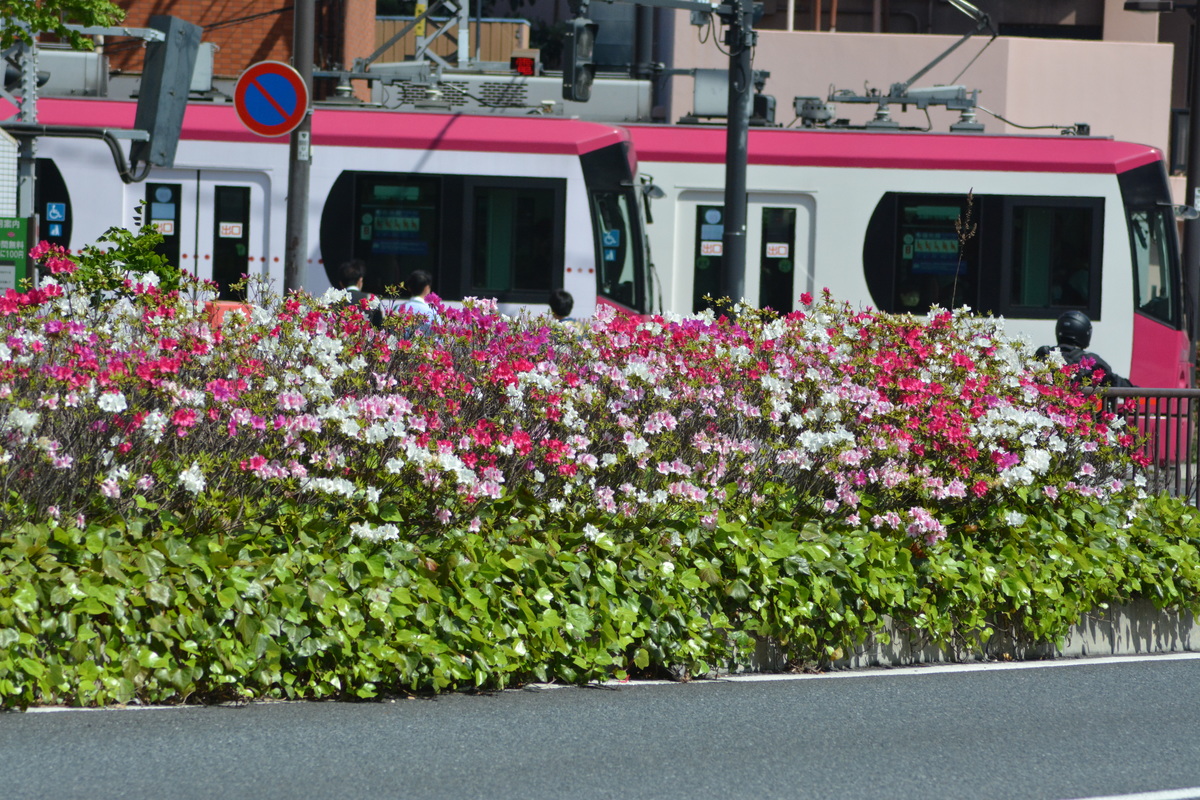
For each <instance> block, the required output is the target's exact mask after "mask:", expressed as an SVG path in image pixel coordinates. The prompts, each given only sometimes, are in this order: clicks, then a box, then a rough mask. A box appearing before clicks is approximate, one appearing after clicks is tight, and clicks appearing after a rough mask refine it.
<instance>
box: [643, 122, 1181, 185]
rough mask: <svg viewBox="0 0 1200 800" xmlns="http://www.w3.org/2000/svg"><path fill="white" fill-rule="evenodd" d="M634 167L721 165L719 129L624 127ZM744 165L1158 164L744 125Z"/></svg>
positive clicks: (1076, 149) (1079, 143) (902, 135)
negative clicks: (653, 164)
mask: <svg viewBox="0 0 1200 800" xmlns="http://www.w3.org/2000/svg"><path fill="white" fill-rule="evenodd" d="M626 128H627V129H628V130H629V132H630V133H631V134H632V135H633V143H634V149H635V151H636V153H637V158H638V161H639V162H640V163H643V164H645V163H650V162H685V163H700V164H703V163H713V164H716V163H724V161H725V135H726V134H725V128H724V127H723V126H722V127H704V126H677V125H675V126H672V125H627V126H626ZM747 160H748V162H749V163H751V164H764V165H774V166H781V165H787V166H807V167H862V168H871V169H926V170H932V169H936V170H971V171H981V170H994V171H997V172H1067V173H1096V174H1120V173H1123V172H1127V171H1129V170H1131V169H1135V168H1137V167H1140V166H1143V165H1145V164H1150V163H1155V162H1158V161H1161V160H1162V151H1160V150H1158V149H1157V148H1155V147H1151V146H1149V145H1144V144H1131V143H1129V142H1118V141H1114V140H1112V139H1104V138H1098V137H1097V138H1092V137H1079V136H1027V135H987V134H978V133H976V134H949V133H916V132H908V131H903V132H886V131H863V130H803V129H789V128H752V129H751V130H750V134H749V144H748V152H747Z"/></svg>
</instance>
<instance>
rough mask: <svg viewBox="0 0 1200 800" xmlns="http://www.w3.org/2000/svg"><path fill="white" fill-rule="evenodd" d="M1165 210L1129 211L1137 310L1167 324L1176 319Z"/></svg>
mask: <svg viewBox="0 0 1200 800" xmlns="http://www.w3.org/2000/svg"><path fill="white" fill-rule="evenodd" d="M1167 225H1168V221H1167V217H1166V211H1164V210H1162V209H1157V208H1156V209H1130V211H1129V229H1130V233H1131V234H1132V237H1133V259H1134V269H1135V270H1136V273H1137V280H1136V281H1134V287H1135V290H1136V292H1137V298H1136V302H1137V310H1138V311H1140V312H1142V313H1143V314H1146V315H1148V316H1151V317H1154V318H1155V319H1158V320H1161V321H1163V322H1166V323H1168V324H1170V323H1173V322H1174V320H1175V316H1176V313H1175V304H1176V302H1177V300H1176V297H1175V292H1174V286H1175V283H1174V281H1173V280H1172V279H1171V259H1170V257H1169V255H1168V254H1169V253H1170V249H1169V247H1170V241H1171V240H1170V237H1169V236H1168V234H1167Z"/></svg>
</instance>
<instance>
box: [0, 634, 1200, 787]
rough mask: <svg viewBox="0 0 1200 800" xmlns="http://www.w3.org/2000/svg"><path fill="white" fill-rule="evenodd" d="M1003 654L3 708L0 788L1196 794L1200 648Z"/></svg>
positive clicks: (1199, 775) (1199, 761)
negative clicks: (715, 676)
mask: <svg viewBox="0 0 1200 800" xmlns="http://www.w3.org/2000/svg"><path fill="white" fill-rule="evenodd" d="M1015 666H1016V667H1017V668H1007V669H1004V668H999V669H998V668H983V669H980V668H971V669H946V668H941V667H929V668H915V669H904V670H868V671H855V672H848V673H836V674H834V675H830V676H805V677H803V678H792V679H788V680H758V679H756V680H750V681H742V680H737V681H702V682H692V683H688V684H627V685H622V686H618V687H599V688H533V689H525V690H517V691H508V692H500V693H496V694H491V695H476V696H467V695H451V696H444V697H439V698H436V699H415V700H405V699H399V700H396V701H394V702H371V703H265V704H253V705H250V706H246V707H240V708H235V707H211V708H197V707H191V708H169V709H128V710H104V711H63V712H56V713H25V714H21V713H10V714H2V715H0V798H5V800H16V798H39V800H41V799H44V798H63V799H66V798H87V800H98V798H229V799H236V798H255V800H265V799H267V798H342V797H345V798H354V799H355V800H367V799H368V798H453V799H454V800H465V799H467V798H489V800H490V799H491V798H514V799H516V798H519V799H520V800H538V799H539V798H547V799H549V798H553V799H554V800H563V799H564V798H622V800H625V799H627V798H689V799H694V798H721V799H722V800H724V799H725V798H756V799H758V798H822V799H827V798H876V797H877V798H889V800H903V799H904V798H922V800H928V798H989V799H991V798H1022V799H1024V798H1046V799H1047V800H1067V799H1068V798H1094V797H1100V796H1115V795H1132V796H1134V797H1137V796H1138V795H1139V794H1140V795H1141V796H1142V797H1144V798H1147V800H1149V798H1157V799H1158V800H1176V799H1177V798H1185V797H1200V789H1196V790H1194V791H1193V792H1191V793H1187V792H1183V793H1180V792H1179V791H1178V790H1181V789H1184V788H1186V787H1200V690H1198V687H1200V655H1197V654H1187V655H1184V656H1158V657H1150V658H1146V659H1103V660H1099V659H1097V660H1079V661H1057V662H1044V663H1042V664H1036V665H1027V664H1022V665H1015ZM1151 792H1154V793H1156V794H1146V793H1151Z"/></svg>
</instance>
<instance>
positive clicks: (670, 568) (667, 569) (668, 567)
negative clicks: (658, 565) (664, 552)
mask: <svg viewBox="0 0 1200 800" xmlns="http://www.w3.org/2000/svg"><path fill="white" fill-rule="evenodd" d="M674 571H675V565H674V564H672V563H671V562H670V561H664V562H663V563H662V572H663V575H670V574H671V573H672V572H674Z"/></svg>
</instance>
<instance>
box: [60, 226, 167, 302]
mask: <svg viewBox="0 0 1200 800" xmlns="http://www.w3.org/2000/svg"><path fill="white" fill-rule="evenodd" d="M162 241H163V238H162V234H160V233H158V232H157V231H156V230H154V229H153V228H151V227H149V226H146V227H143V228H141V229H140V230H136V231H131V230H129V229H127V228H120V227H113V228H109V229H108V230H107V231H105V232H104V235H103V236H101V237H100V238H99V239H98V240H97V242H96V244H89V245H87V246H86V247H84V248H83V251H82V252H80V253H79V255H78V256H76V258H75V261H76V263H77V264H78V265H79V269H78V270H77V271H76V272H75V274H74V276H73V280H74V284H75V286H77V287H79V288H80V289H81V290H83V291H84V292H87V293H89V294H95V293H101V292H117V293H120V294H125V293H127V292H125V290H124V289H125V281H126V279H127V278H128V277H129V276H130V275H131V274H134V275H136V274H142V275H145V274H152V275H155V276H157V278H158V288H159V289H160V290H161V291H163V292H170V291H173V290H177V289H179V285H180V273H179V269H178V268H177V267H175V266H174V265H172V264H171V263H170V261H169V260H168V259H167V257H166V256H164V255H162V254H161V253H159V252H158V250H157V248H158V246H159V245H160V244H162Z"/></svg>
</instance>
